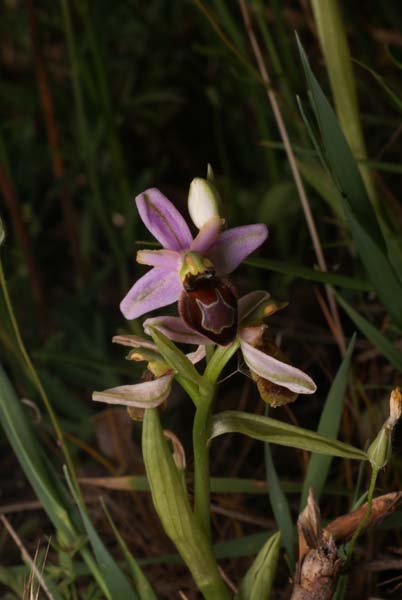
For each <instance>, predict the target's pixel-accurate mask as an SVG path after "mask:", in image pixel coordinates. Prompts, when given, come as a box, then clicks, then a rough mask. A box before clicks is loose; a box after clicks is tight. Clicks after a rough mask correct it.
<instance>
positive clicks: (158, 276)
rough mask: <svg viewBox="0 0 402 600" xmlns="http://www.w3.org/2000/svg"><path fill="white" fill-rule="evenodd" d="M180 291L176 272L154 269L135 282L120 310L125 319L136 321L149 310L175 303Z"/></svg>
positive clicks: (180, 285)
mask: <svg viewBox="0 0 402 600" xmlns="http://www.w3.org/2000/svg"><path fill="white" fill-rule="evenodd" d="M182 289H183V288H182V284H181V281H180V278H179V275H178V273H177V272H176V271H167V270H166V269H158V268H156V267H154V268H153V269H151V270H150V271H148V273H146V274H145V275H144V276H143V277H141V278H140V279H138V281H136V283H135V284H134V285H133V287H132V288H131V290H130V291H129V292H128V294H127V295H126V296H125V298H123V300H122V302H121V304H120V310H121V312H122V313H123V315H124V316H125V318H126V319H136V318H137V317H140V316H141V315H143V314H145V313H147V312H150V311H151V310H155V309H156V308H161V306H167V305H168V304H172V302H176V300H178V298H179V296H180V293H181V291H182Z"/></svg>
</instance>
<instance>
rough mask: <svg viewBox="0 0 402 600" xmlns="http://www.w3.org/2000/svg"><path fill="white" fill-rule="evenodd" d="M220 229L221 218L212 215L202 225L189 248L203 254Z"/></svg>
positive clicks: (214, 240) (213, 241)
mask: <svg viewBox="0 0 402 600" xmlns="http://www.w3.org/2000/svg"><path fill="white" fill-rule="evenodd" d="M221 229H222V219H221V218H220V217H219V216H217V217H212V219H210V220H209V221H208V222H207V223H205V225H203V226H202V227H201V229H200V231H199V232H198V234H197V237H196V238H195V239H194V241H193V243H192V244H191V250H193V251H194V252H200V254H205V253H206V251H207V250H209V248H210V247H211V246H212V244H214V243H215V242H216V240H217V238H218V235H219V232H220V230H221Z"/></svg>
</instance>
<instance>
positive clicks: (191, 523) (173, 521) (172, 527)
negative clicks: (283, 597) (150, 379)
mask: <svg viewBox="0 0 402 600" xmlns="http://www.w3.org/2000/svg"><path fill="white" fill-rule="evenodd" d="M142 452H143V457H144V463H145V468H146V473H147V477H148V480H149V485H150V488H151V493H152V500H153V503H154V506H155V509H156V512H157V513H158V516H159V518H160V520H161V523H162V525H163V528H164V530H165V532H166V534H167V535H168V536H169V538H170V539H171V540H172V542H173V543H174V544H175V546H176V548H177V549H178V551H179V553H180V555H181V556H182V558H183V560H184V562H185V563H186V564H187V566H188V568H189V569H190V571H191V574H192V575H193V577H194V579H195V582H196V583H197V585H198V588H199V589H200V591H201V592H202V593H203V594H204V595H205V596H206V597H211V598H212V597H214V596H213V594H214V593H215V594H216V596H215V597H217V598H222V600H225V599H226V598H228V597H229V596H228V593H227V589H226V587H225V585H224V583H223V581H222V579H221V576H220V575H219V572H218V567H217V564H216V561H215V558H214V556H213V554H212V550H211V548H210V546H209V543H208V541H207V538H206V537H205V535H204V533H203V531H202V530H201V529H200V527H199V525H198V522H197V521H196V519H195V517H194V514H193V512H192V509H191V507H190V502H189V499H188V495H187V491H186V489H185V486H184V485H183V478H182V473H179V470H178V469H177V467H176V465H175V463H174V461H173V457H172V454H171V452H170V449H169V446H168V443H167V441H166V438H165V437H164V435H163V430H162V426H161V423H160V420H159V413H158V411H157V409H155V408H149V409H147V410H146V411H145V416H144V421H143V430H142ZM219 594H220V595H219Z"/></svg>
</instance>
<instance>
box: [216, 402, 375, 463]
mask: <svg viewBox="0 0 402 600" xmlns="http://www.w3.org/2000/svg"><path fill="white" fill-rule="evenodd" d="M223 433H243V434H244V435H248V436H249V437H252V438H254V439H256V440H261V441H263V442H271V443H273V444H279V445H280V446H290V447H291V448H299V449H301V450H309V451H310V452H318V453H320V454H328V455H329V456H339V457H341V458H352V459H355V460H367V454H366V453H365V452H363V450H359V448H354V447H353V446H350V445H349V444H344V443H343V442H339V441H338V440H331V439H328V438H325V437H323V436H322V435H319V434H318V433H315V431H310V430H309V429H302V428H301V427H295V426H294V425H290V424H289V423H284V422H282V421H277V420H276V419H271V418H270V417H263V416H261V415H254V414H251V413H246V412H241V411H232V410H227V411H224V412H221V413H218V414H216V415H215V416H214V417H213V420H212V434H211V439H213V438H215V437H217V436H219V435H222V434H223Z"/></svg>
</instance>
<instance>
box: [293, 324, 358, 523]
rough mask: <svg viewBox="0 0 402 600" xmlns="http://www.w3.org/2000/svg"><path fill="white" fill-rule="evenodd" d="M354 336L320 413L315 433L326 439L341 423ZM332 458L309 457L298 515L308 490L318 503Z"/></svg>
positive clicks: (337, 429)
mask: <svg viewBox="0 0 402 600" xmlns="http://www.w3.org/2000/svg"><path fill="white" fill-rule="evenodd" d="M355 339H356V334H355V335H354V336H353V337H352V339H351V341H350V344H349V347H348V349H347V352H346V354H345V357H344V359H343V361H342V364H341V366H340V367H339V369H338V372H337V374H336V376H335V379H334V381H333V382H332V385H331V389H330V391H329V394H328V397H327V400H326V402H325V405H324V408H323V410H322V413H321V418H320V422H319V424H318V429H317V433H319V434H320V435H324V436H326V437H328V438H333V439H336V438H337V436H338V432H339V426H340V422H341V415H342V408H343V400H344V397H345V391H346V385H347V380H348V373H349V368H350V361H351V358H352V353H353V348H354V344H355ZM331 462H332V458H331V457H330V456H324V455H322V454H312V456H311V457H310V460H309V463H308V468H307V472H306V476H305V478H304V482H303V492H302V497H301V501H300V510H299V513H300V512H301V511H302V510H303V509H304V507H305V505H306V502H307V495H308V491H309V489H310V488H313V490H314V495H315V498H316V500H317V502H319V499H320V496H321V492H322V490H323V488H324V484H325V480H326V478H327V475H328V471H329V468H330V466H331Z"/></svg>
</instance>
